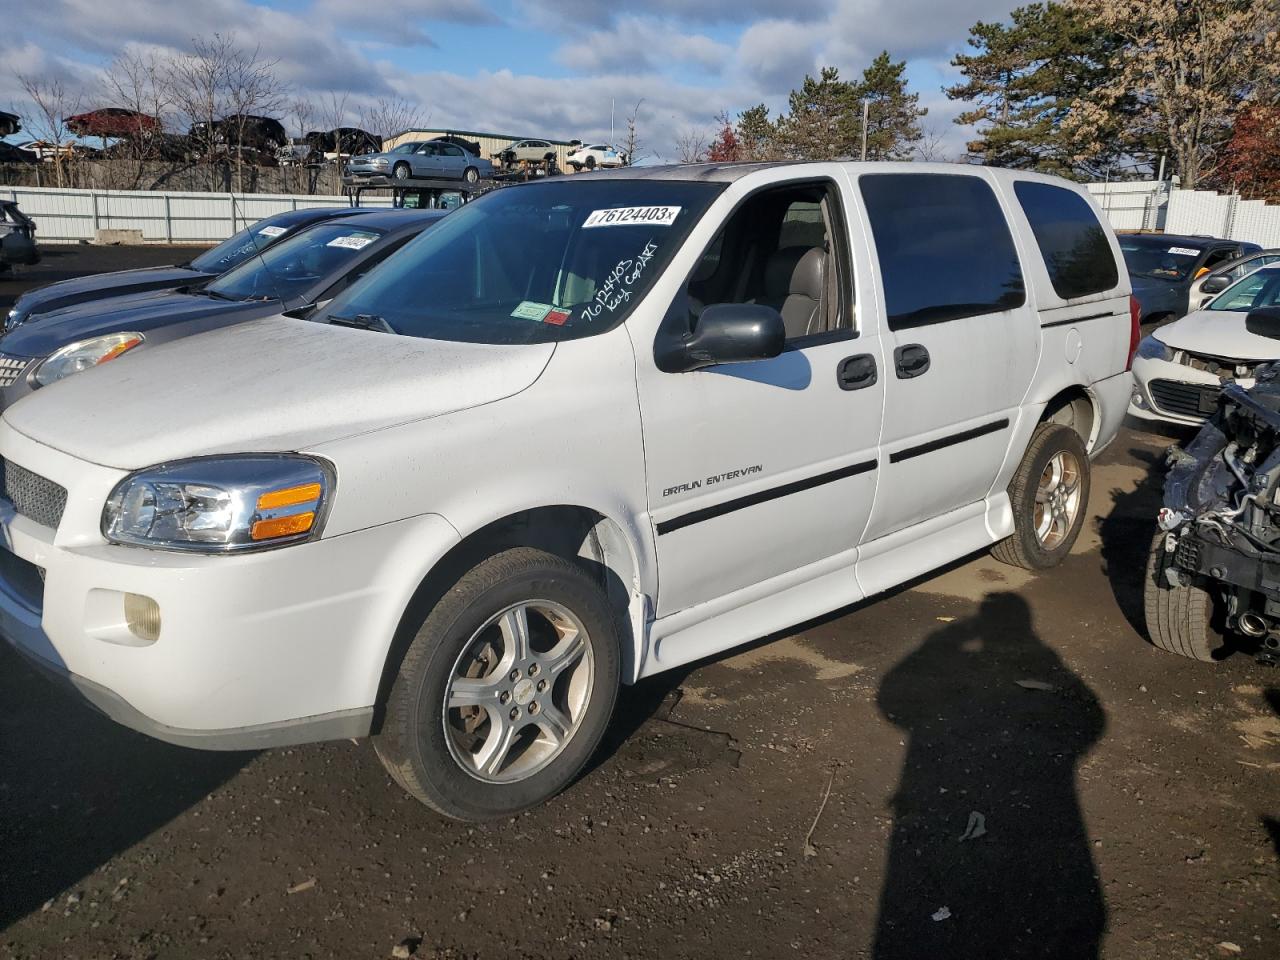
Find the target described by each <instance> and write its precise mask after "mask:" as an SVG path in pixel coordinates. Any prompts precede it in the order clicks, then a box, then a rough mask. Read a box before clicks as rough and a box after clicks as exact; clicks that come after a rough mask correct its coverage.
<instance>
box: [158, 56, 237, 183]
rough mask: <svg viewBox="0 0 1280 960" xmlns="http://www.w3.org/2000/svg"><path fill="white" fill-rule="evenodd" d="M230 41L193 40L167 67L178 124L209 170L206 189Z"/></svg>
mask: <svg viewBox="0 0 1280 960" xmlns="http://www.w3.org/2000/svg"><path fill="white" fill-rule="evenodd" d="M233 48H234V41H232V40H231V39H230V38H228V37H223V36H222V35H221V34H216V33H215V34H214V35H213V36H212V37H211V38H208V39H199V38H197V39H195V40H192V42H191V50H190V51H189V52H187V53H184V54H180V55H178V56H176V57H174V58H173V59H172V60H171V61H170V62H169V65H168V70H167V78H166V82H167V86H168V89H169V92H170V95H171V97H172V99H173V104H174V107H175V109H176V112H177V115H178V119H179V122H180V123H182V124H184V125H186V126H187V128H188V133H187V136H188V139H189V146H190V148H191V150H192V151H193V152H194V153H195V154H196V156H197V158H198V159H199V160H201V161H202V162H203V163H205V164H206V165H207V166H208V167H209V187H210V188H211V189H213V188H215V187H216V185H215V183H214V182H213V163H214V160H215V152H216V148H217V143H218V139H219V138H218V134H217V131H218V121H219V120H220V119H221V118H222V117H223V116H225V115H226V114H227V113H228V112H229V101H228V96H227V88H228V76H229V73H230V60H231V56H232V50H233Z"/></svg>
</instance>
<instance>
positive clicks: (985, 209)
mask: <svg viewBox="0 0 1280 960" xmlns="http://www.w3.org/2000/svg"><path fill="white" fill-rule="evenodd" d="M859 186H860V189H861V190H862V199H863V202H864V203H865V204H866V207H867V216H868V218H869V220H870V223H871V233H872V236H873V237H874V238H875V243H876V254H877V256H878V257H879V260H880V272H881V275H882V276H883V278H884V295H885V307H886V310H887V312H888V317H889V328H890V329H891V330H901V329H903V328H905V327H918V326H923V325H925V324H930V323H943V322H945V321H948V320H959V319H961V318H963V317H975V316H980V315H981V314H984V313H995V312H998V311H1001V310H1009V309H1011V308H1013V307H1017V306H1020V305H1022V304H1023V303H1025V302H1026V299H1027V298H1026V291H1025V289H1024V287H1023V281H1022V268H1021V267H1020V266H1019V264H1018V254H1017V251H1016V250H1015V249H1014V246H1013V237H1012V235H1011V234H1010V233H1009V225H1008V224H1007V223H1005V219H1004V212H1003V211H1002V210H1001V209H1000V203H999V201H997V200H996V196H995V194H994V193H993V192H992V190H991V187H989V186H988V185H987V184H986V182H985V181H983V180H980V179H979V178H978V177H970V176H963V175H950V174H936V173H877V174H870V175H868V176H864V177H862V178H860V180H859Z"/></svg>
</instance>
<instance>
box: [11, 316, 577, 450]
mask: <svg viewBox="0 0 1280 960" xmlns="http://www.w3.org/2000/svg"><path fill="white" fill-rule="evenodd" d="M554 350H555V346H554V344H535V345H530V346H493V345H489V344H472V343H453V342H447V341H441V340H424V339H420V338H416V337H401V336H396V335H393V334H386V333H375V332H371V331H368V330H353V329H350V328H346V327H335V326H329V325H327V324H320V323H313V322H311V321H308V320H295V319H290V318H288V317H269V318H266V319H262V320H255V321H252V322H250V323H247V324H242V325H240V326H237V327H229V328H225V329H220V330H214V331H210V332H208V333H203V334H197V335H196V336H193V337H187V338H185V339H182V340H176V341H173V342H172V343H165V344H160V345H158V346H156V347H155V348H154V349H151V350H148V351H139V352H138V353H137V354H136V355H133V356H125V357H122V358H120V359H119V360H114V361H112V362H110V363H107V364H103V365H102V366H101V367H96V368H94V369H92V370H87V371H85V372H84V373H79V374H76V375H75V376H73V377H69V378H67V379H66V380H63V381H61V382H59V383H55V384H53V385H52V386H49V387H45V388H44V389H43V390H37V391H36V392H35V393H33V394H31V395H30V396H28V397H25V398H24V399H22V400H20V401H19V402H17V403H16V404H14V405H13V406H12V407H10V408H9V409H7V410H6V411H5V413H4V419H5V421H6V422H7V423H8V424H9V425H10V426H11V427H12V428H13V429H15V430H17V431H18V432H19V433H22V434H24V435H25V436H28V437H30V438H31V439H33V440H36V441H37V442H39V443H43V444H45V445H47V446H50V447H53V448H55V449H58V450H61V451H63V452H64V453H67V454H70V455H72V456H75V457H79V458H81V459H84V460H89V461H92V462H93V463H98V464H102V465H104V466H109V467H116V468H118V469H122V470H135V469H139V468H141V467H146V466H151V465H154V464H157V463H164V462H166V461H170V460H180V459H183V458H185V457H193V456H204V455H207V454H218V453H236V452H242V453H255V452H265V451H278V452H285V451H294V450H303V449H307V448H310V447H313V446H315V445H316V444H319V443H323V442H325V441H329V440H337V439H340V438H342V437H347V436H352V435H354V434H357V433H364V432H367V431H370V430H377V429H381V428H384V427H389V426H394V425H395V424H399V423H407V422H410V421H413V420H421V419H425V418H428V417H436V416H440V415H443V414H446V413H452V412H454V411H458V410H465V409H467V408H469V407H474V406H479V405H481V404H484V403H492V402H494V401H496V400H501V399H503V398H504V397H509V396H512V395H513V394H516V393H519V392H520V391H522V390H524V389H525V388H526V387H528V386H529V385H530V384H532V383H533V382H534V381H535V380H537V379H538V376H539V375H540V374H541V373H542V371H543V369H544V368H545V367H546V365H547V362H548V361H549V360H550V358H551V355H552V353H553V352H554Z"/></svg>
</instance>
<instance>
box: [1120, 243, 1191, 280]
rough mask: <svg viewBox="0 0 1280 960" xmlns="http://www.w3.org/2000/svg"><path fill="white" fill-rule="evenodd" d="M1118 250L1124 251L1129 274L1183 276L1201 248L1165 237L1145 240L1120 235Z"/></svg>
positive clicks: (1138, 275) (1178, 278)
mask: <svg viewBox="0 0 1280 960" xmlns="http://www.w3.org/2000/svg"><path fill="white" fill-rule="evenodd" d="M1120 252H1121V253H1123V254H1124V262H1125V266H1126V267H1127V268H1128V270H1129V275H1130V276H1134V277H1148V278H1150V279H1152V280H1185V279H1186V278H1187V275H1188V274H1189V273H1190V272H1191V268H1192V267H1194V266H1195V265H1196V261H1197V260H1198V259H1200V254H1201V252H1202V251H1201V250H1200V249H1199V248H1198V247H1186V246H1183V245H1182V244H1180V243H1177V242H1170V241H1167V240H1165V241H1161V242H1159V243H1145V242H1139V241H1135V240H1126V239H1125V238H1124V237H1121V238H1120Z"/></svg>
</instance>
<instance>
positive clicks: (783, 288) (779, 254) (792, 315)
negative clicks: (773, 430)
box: [759, 247, 827, 339]
mask: <svg viewBox="0 0 1280 960" xmlns="http://www.w3.org/2000/svg"><path fill="white" fill-rule="evenodd" d="M826 272H827V253H826V251H825V250H823V249H822V248H821V247H783V248H782V249H781V250H777V251H775V252H774V253H773V254H772V255H770V257H769V261H768V263H766V264H765V268H764V296H763V297H761V298H760V301H759V302H760V303H764V304H768V305H769V306H771V307H776V308H777V310H778V312H779V313H781V314H782V323H783V326H784V327H785V328H786V331H787V338H788V339H791V338H792V337H803V336H805V335H806V334H810V333H818V332H819V331H820V330H821V328H822V317H823V313H824V311H823V298H824V296H825V293H826Z"/></svg>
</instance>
